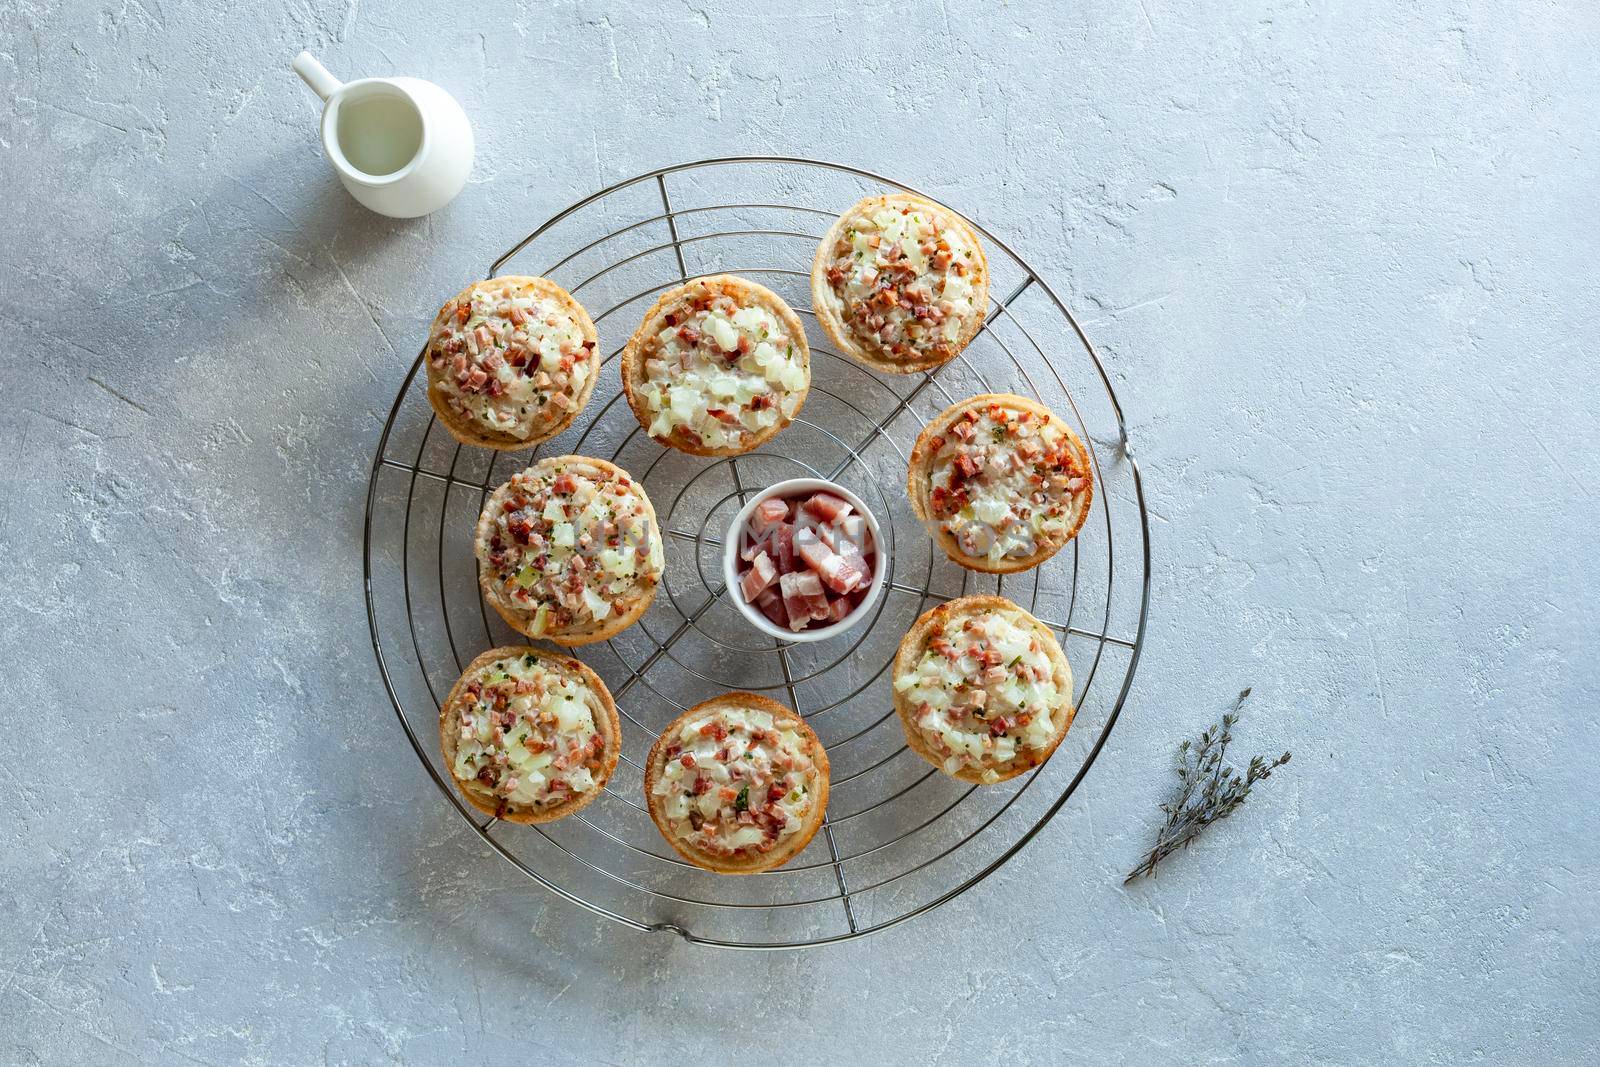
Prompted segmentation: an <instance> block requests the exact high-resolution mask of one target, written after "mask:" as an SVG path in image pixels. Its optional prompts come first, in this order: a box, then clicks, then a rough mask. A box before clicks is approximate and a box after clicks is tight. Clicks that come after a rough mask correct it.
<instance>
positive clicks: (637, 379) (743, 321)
mask: <svg viewBox="0 0 1600 1067" xmlns="http://www.w3.org/2000/svg"><path fill="white" fill-rule="evenodd" d="M622 388H623V390H624V391H625V392H626V393H627V397H628V406H629V407H631V408H633V414H634V417H635V418H637V419H638V420H639V425H640V426H643V427H644V430H645V432H646V433H648V434H649V435H650V436H651V437H653V438H655V439H656V440H657V441H660V442H661V443H662V444H664V445H671V446H672V447H673V448H676V449H679V450H681V451H684V452H688V453H690V454H691V455H695V456H737V455H739V454H740V453H743V452H748V451H750V450H751V449H752V448H755V447H757V446H758V445H760V444H762V443H763V442H764V441H767V440H768V439H770V438H771V437H772V436H773V435H774V434H776V433H777V432H778V431H779V430H781V429H783V428H784V427H785V426H787V425H789V422H790V420H792V419H793V418H794V417H795V416H796V415H798V414H799V413H800V407H801V405H802V404H804V403H805V401H806V392H807V391H808V390H809V389H810V388H811V350H810V349H809V348H808V347H807V345H806V335H805V328H804V327H803V326H802V325H801V323H800V318H799V316H797V315H796V314H795V313H794V312H793V311H792V310H791V309H790V308H789V305H788V304H785V303H784V302H783V299H782V298H781V297H779V296H778V294H777V293H774V292H773V291H772V290H770V289H768V288H766V287H765V286H762V285H757V284H756V283H755V282H752V281H747V280H745V279H744V278H735V277H733V276H732V275H731V274H720V275H717V276H716V277H712V278H697V279H695V280H694V281H692V282H689V283H688V284H687V285H680V286H678V287H677V288H674V289H669V290H667V291H666V292H665V293H662V294H661V298H660V299H659V300H657V301H656V302H655V305H654V306H653V307H651V309H650V310H649V311H648V312H646V313H645V317H644V323H643V325H641V326H640V327H639V329H638V331H637V332H636V333H634V335H633V338H632V339H631V340H630V341H629V342H628V345H627V347H626V348H625V349H623V352H622Z"/></svg>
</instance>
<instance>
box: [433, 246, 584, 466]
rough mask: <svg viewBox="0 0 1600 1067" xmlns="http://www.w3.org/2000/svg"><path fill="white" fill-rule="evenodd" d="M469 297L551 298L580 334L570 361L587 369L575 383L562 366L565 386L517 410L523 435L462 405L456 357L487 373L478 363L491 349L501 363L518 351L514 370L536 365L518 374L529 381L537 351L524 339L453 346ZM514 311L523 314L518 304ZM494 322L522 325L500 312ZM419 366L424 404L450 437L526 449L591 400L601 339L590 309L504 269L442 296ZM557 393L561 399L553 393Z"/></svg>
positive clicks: (540, 281) (559, 429)
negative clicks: (473, 347)
mask: <svg viewBox="0 0 1600 1067" xmlns="http://www.w3.org/2000/svg"><path fill="white" fill-rule="evenodd" d="M474 296H478V297H479V298H480V302H481V301H482V298H483V297H489V298H492V299H493V300H494V301H495V302H496V303H497V304H499V303H504V302H507V301H510V300H512V299H516V298H531V299H533V300H535V301H548V302H550V303H553V304H554V305H555V308H556V314H558V315H560V316H564V317H565V318H567V319H570V326H571V328H572V331H574V332H575V333H576V336H577V338H578V341H577V344H576V346H575V347H576V348H578V349H580V350H581V351H580V352H579V353H577V354H575V360H574V366H581V367H583V368H584V375H583V380H582V381H581V382H578V383H576V384H574V383H572V382H571V380H570V375H571V370H570V369H569V370H568V371H564V372H563V371H560V370H559V369H558V370H557V371H556V373H558V374H563V375H566V376H567V377H566V379H565V387H564V388H554V387H552V388H551V389H549V390H547V391H546V392H545V393H543V394H542V396H540V397H539V398H538V399H537V400H535V401H534V402H533V404H532V405H531V406H532V407H533V410H531V411H529V412H527V413H526V414H525V415H523V416H519V418H518V421H517V425H519V426H520V427H522V428H524V429H525V430H526V434H525V435H521V434H518V433H517V432H514V431H512V430H503V429H497V428H495V427H492V426H489V425H487V424H485V422H484V421H483V420H482V419H481V418H478V417H476V416H474V415H473V414H472V413H470V412H468V411H466V410H464V408H463V405H462V402H461V401H460V399H459V398H460V397H461V396H462V395H463V389H464V388H465V387H464V386H463V385H462V384H461V383H459V382H458V381H457V380H456V377H457V372H456V370H455V361H456V360H457V359H458V358H460V357H466V362H465V366H464V368H463V369H464V370H468V371H470V369H472V368H479V367H482V368H484V369H485V371H486V372H489V373H492V370H491V369H490V368H488V367H487V365H486V364H485V363H484V362H483V360H484V359H487V358H488V353H494V354H495V358H496V359H498V360H500V362H501V363H504V362H505V361H506V358H507V357H508V355H513V354H520V355H521V356H523V357H524V362H523V364H521V367H520V368H513V370H517V371H519V372H520V371H521V370H526V368H527V367H529V366H532V367H534V368H535V369H533V370H527V371H526V373H525V374H523V375H522V377H525V378H528V379H529V380H531V379H532V378H533V377H534V376H535V375H537V374H539V373H540V371H539V369H538V363H539V355H538V353H537V352H530V351H529V349H528V347H527V346H524V345H521V344H517V345H512V346H510V347H509V348H507V347H505V346H501V345H498V344H497V345H494V346H492V347H491V348H490V349H488V350H486V352H485V354H484V355H483V356H482V357H480V356H479V355H478V354H474V353H471V352H469V351H465V350H462V349H459V348H456V347H455V342H456V341H458V340H459V338H457V337H456V336H454V334H455V332H456V331H457V328H458V327H460V326H461V325H462V324H463V323H462V320H460V319H459V318H458V314H459V313H460V309H462V308H468V309H470V308H471V306H472V304H473V298H474ZM518 314H519V316H521V311H520V309H519V312H518ZM496 322H497V323H500V324H502V325H505V326H506V327H507V328H509V329H516V328H517V327H518V326H520V325H521V324H518V323H513V322H511V320H509V319H505V318H503V317H499V318H497V319H496ZM451 349H455V350H453V351H452V350H451ZM529 356H531V362H530V361H529V359H528V357H529ZM423 364H424V366H425V367H426V368H427V372H428V403H429V404H431V405H432V406H433V410H434V413H435V414H436V415H438V416H439V421H440V422H442V423H443V424H444V427H445V429H447V430H449V431H450V434H451V436H453V437H454V438H455V439H456V440H458V441H460V442H461V443H462V444H467V445H478V446H480V447H482V448H493V449H498V450H499V451H502V452H515V451H518V450H520V449H524V448H531V447H533V446H534V445H536V444H539V443H540V442H543V441H548V440H549V439H550V438H552V437H555V436H557V435H559V434H561V433H563V432H564V431H565V430H566V429H567V428H568V427H569V426H571V425H572V422H573V420H574V419H576V418H577V417H578V413H579V412H580V411H582V410H583V407H584V405H585V404H587V403H588V402H589V397H590V396H591V395H592V394H593V392H594V384H595V382H596V381H597V380H599V377H600V351H599V337H598V335H597V334H596V332H595V327H594V322H593V321H592V320H591V319H590V318H589V313H588V312H587V311H585V310H584V308H583V305H582V304H579V303H578V301H577V300H575V299H573V297H572V294H571V293H569V292H567V291H566V290H565V289H563V288H561V287H560V286H559V285H557V284H556V283H555V282H552V281H550V280H548V279H546V278H535V277H530V276H526V275H515V274H508V275H502V276H500V277H498V278H488V279H485V280H484V281H478V282H473V283H472V284H471V285H469V286H467V287H466V288H465V289H463V290H461V292H459V293H457V294H456V295H455V296H454V297H452V298H451V299H450V300H448V301H446V302H445V305H444V306H443V307H442V308H440V309H439V314H438V315H436V316H435V317H434V320H433V325H432V327H430V329H429V331H428V347H427V349H426V350H425V352H424V358H423ZM498 365H499V364H497V366H498ZM508 373H511V372H510V371H508ZM512 380H513V381H514V382H515V381H518V380H519V379H518V378H517V376H516V375H515V374H513V377H512ZM557 396H559V397H560V399H556V397H557Z"/></svg>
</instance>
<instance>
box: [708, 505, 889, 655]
mask: <svg viewBox="0 0 1600 1067" xmlns="http://www.w3.org/2000/svg"><path fill="white" fill-rule="evenodd" d="M816 492H826V493H832V494H833V495H834V496H837V497H839V498H840V499H842V500H844V501H846V502H847V503H849V505H850V506H851V507H852V508H854V509H855V510H856V512H857V513H858V514H859V515H860V516H861V517H862V518H864V519H866V520H867V530H868V531H869V532H870V533H871V534H872V551H873V557H872V584H871V586H869V587H868V589H867V596H866V599H865V600H863V601H862V602H861V604H860V605H859V606H858V607H857V608H856V609H855V610H854V611H852V612H851V613H850V614H848V615H846V616H845V617H844V618H842V619H840V620H839V621H838V622H836V623H834V624H833V625H832V626H823V627H819V628H817V629H814V630H791V629H789V628H788V627H786V626H774V625H773V623H772V620H771V619H768V618H767V617H766V616H765V615H763V614H761V609H760V608H757V607H756V606H755V605H754V604H747V603H745V599H744V593H743V592H742V591H741V590H740V589H739V563H740V560H739V539H740V534H741V533H742V531H743V530H744V528H745V524H746V523H748V522H749V521H750V515H751V513H752V512H754V511H755V510H756V505H757V504H760V503H761V502H762V501H763V500H770V499H772V498H773V497H775V496H782V497H791V496H799V495H800V494H802V493H816ZM888 573H889V546H888V545H886V544H885V543H884V540H883V532H882V531H881V530H880V529H879V528H878V520H877V517H876V516H874V515H873V514H872V510H871V509H870V508H868V507H867V506H866V504H864V503H862V502H861V498H860V497H858V496H856V495H855V494H854V493H852V492H851V491H850V490H848V489H846V488H845V487H844V486H842V485H839V484H838V483H836V482H829V481H824V480H823V479H821V478H791V479H789V480H788V481H786V482H779V483H778V484H776V485H772V486H768V487H767V488H766V489H764V490H762V491H761V492H760V493H758V494H757V495H755V496H753V497H751V498H750V499H749V500H748V501H746V502H745V505H744V507H742V508H740V509H739V514H737V515H735V516H734V517H733V522H731V523H730V524H729V525H728V531H727V533H725V534H724V535H723V538H722V580H723V581H725V582H727V583H728V597H729V599H731V600H732V601H733V603H734V605H735V606H736V607H738V609H739V613H740V614H741V615H743V616H744V617H745V619H747V620H748V621H749V623H750V625H751V626H754V627H755V628H756V629H758V630H760V631H761V632H762V633H764V634H768V635H769V636H772V637H776V638H777V639H778V640H780V641H826V640H827V639H828V638H830V637H837V636H839V635H840V634H842V633H844V632H845V631H846V630H849V629H850V628H851V627H853V626H855V625H856V624H857V623H859V622H860V621H861V620H862V619H864V618H866V617H867V615H868V613H869V612H871V611H872V609H873V608H874V607H875V606H876V605H877V603H878V598H879V597H881V596H882V595H883V583H884V579H885V577H886V576H887V575H888Z"/></svg>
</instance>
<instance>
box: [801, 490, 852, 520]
mask: <svg viewBox="0 0 1600 1067" xmlns="http://www.w3.org/2000/svg"><path fill="white" fill-rule="evenodd" d="M802 506H803V507H804V508H805V510H806V511H808V512H810V513H811V514H812V515H815V516H816V517H817V518H819V519H821V520H822V521H823V522H835V521H837V520H838V519H839V518H840V517H841V516H844V515H848V514H850V511H851V507H850V505H849V503H848V502H846V501H845V500H843V499H841V498H840V497H836V496H834V495H833V494H832V493H816V494H814V495H813V496H812V497H811V499H810V500H807V501H806V502H805V504H804V505H802Z"/></svg>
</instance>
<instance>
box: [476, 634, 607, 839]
mask: <svg viewBox="0 0 1600 1067" xmlns="http://www.w3.org/2000/svg"><path fill="white" fill-rule="evenodd" d="M598 699H599V698H598V697H596V696H595V694H594V692H593V691H592V690H591V689H590V688H589V687H588V686H586V685H583V684H581V683H580V682H578V681H577V680H576V679H574V678H572V677H570V676H569V675H567V674H566V673H565V672H562V671H558V670H554V669H552V668H551V667H550V666H549V665H548V664H546V663H545V662H543V661H541V660H539V659H538V658H536V657H534V656H515V657H511V658H508V659H500V660H495V661H494V662H493V663H491V664H489V665H488V666H487V667H486V668H484V669H483V670H481V671H479V672H478V674H477V676H476V677H475V678H473V679H472V680H471V681H469V682H468V683H467V686H466V700H465V701H464V702H462V704H461V706H460V711H459V713H458V714H457V715H456V718H455V721H453V722H449V723H447V724H446V729H454V730H456V731H457V733H458V736H459V740H458V741H457V747H456V758H455V766H454V767H453V768H452V770H453V771H454V772H455V776H456V777H457V778H458V779H460V780H461V781H463V782H470V781H477V782H478V783H479V784H481V785H482V786H483V787H484V788H485V789H488V790H489V791H491V792H492V793H493V794H494V795H495V796H496V797H500V798H502V799H503V800H504V801H505V802H506V803H507V804H511V805H515V806H517V807H522V808H536V807H549V806H553V805H556V804H559V803H561V802H562V801H565V800H570V799H571V798H572V797H573V796H574V795H575V794H579V793H587V792H589V791H590V790H592V789H594V788H596V787H597V786H598V785H599V779H600V775H601V772H602V769H603V767H604V765H605V745H606V739H605V735H604V734H602V733H601V732H600V730H599V728H598V726H597V724H596V714H595V712H596V708H597V705H598Z"/></svg>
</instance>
